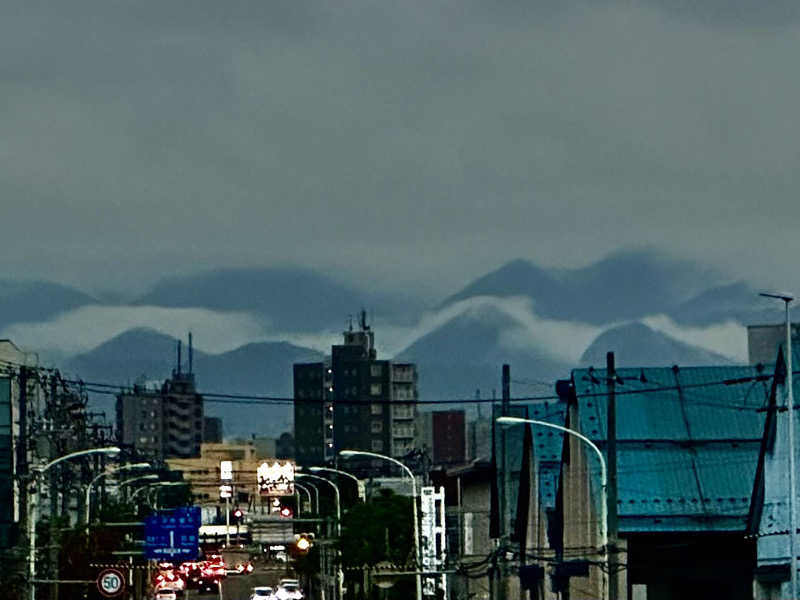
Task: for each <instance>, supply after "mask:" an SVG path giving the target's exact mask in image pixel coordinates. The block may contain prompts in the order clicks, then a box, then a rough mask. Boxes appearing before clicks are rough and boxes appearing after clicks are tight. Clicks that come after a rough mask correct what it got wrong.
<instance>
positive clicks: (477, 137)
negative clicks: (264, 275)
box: [0, 0, 800, 293]
mask: <svg viewBox="0 0 800 600" xmlns="http://www.w3.org/2000/svg"><path fill="white" fill-rule="evenodd" d="M799 6H800V3H797V2H796V0H775V1H773V2H769V1H767V0H679V1H671V0H639V1H638V2H637V1H635V0H634V1H619V2H617V1H615V0H592V1H591V2H585V3H584V2H581V1H579V0H575V1H572V0H497V1H492V0H400V1H380V2H379V1H376V0H69V1H66V2H63V1H56V0H0V57H2V58H0V161H2V162H1V163H0V164H1V165H2V167H0V198H2V207H3V209H4V210H2V211H0V236H2V240H3V243H2V248H3V250H2V252H0V268H2V270H3V272H5V273H6V274H7V275H8V276H12V277H17V276H25V277H42V278H49V279H55V280H59V281H65V282H70V283H75V284H78V285H81V286H85V287H89V288H90V289H102V288H113V287H118V288H119V287H123V286H126V285H130V284H132V282H135V283H133V285H135V286H143V285H145V284H146V283H148V282H150V281H152V280H153V279H156V278H158V277H161V276H164V275H170V274H173V273H177V272H186V271H197V270H201V269H204V268H208V267H212V266H218V265H259V264H274V263H287V262H288V263H298V264H304V265H310V266H317V267H319V268H322V269H336V270H337V272H338V273H340V274H342V275H344V276H346V277H350V278H355V277H359V276H362V277H363V276H367V277H370V278H371V280H373V281H375V282H378V283H381V284H383V283H386V282H387V281H388V282H392V281H394V282H396V283H401V284H408V283H409V282H412V281H420V282H422V283H423V284H424V285H426V286H429V287H431V288H432V289H439V290H441V291H442V292H444V293H446V292H449V291H453V290H452V288H453V287H454V286H458V285H461V284H463V283H464V282H466V281H467V280H469V279H470V278H472V277H474V276H476V275H479V274H482V273H483V272H485V271H487V270H489V269H491V268H494V267H496V266H498V265H499V264H501V263H503V262H505V261H506V260H509V259H511V258H514V257H524V258H529V259H531V260H534V261H536V262H538V263H540V264H545V265H555V266H573V265H582V264H585V263H588V262H591V261H593V260H595V259H596V258H598V257H599V256H600V255H602V254H605V253H607V252H609V251H611V250H614V249H615V248H618V247H621V246H629V245H642V244H649V245H654V246H656V247H659V248H663V249H665V250H668V251H671V252H672V253H674V254H678V255H680V256H688V257H696V258H697V259H698V260H700V261H704V262H709V263H710V264H715V265H718V266H720V267H722V268H724V269H727V270H728V271H730V272H732V273H733V274H735V275H739V276H742V277H744V278H747V279H750V280H754V281H760V282H770V283H772V282H782V281H789V283H788V284H787V285H785V286H784V287H786V288H790V289H792V288H794V289H800V285H797V284H798V283H800V282H792V281H791V277H795V276H796V272H797V269H796V262H797V257H800V235H798V225H800V201H799V196H800V185H798V184H800V169H798V166H800V165H799V164H798V163H799V162H800V161H799V160H798V159H799V158H800V156H799V154H800V152H799V150H798V149H799V148H800V78H798V77H797V57H798V56H800V10H799V9H798V7H799ZM793 283H794V285H793Z"/></svg>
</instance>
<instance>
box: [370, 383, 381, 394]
mask: <svg viewBox="0 0 800 600" xmlns="http://www.w3.org/2000/svg"><path fill="white" fill-rule="evenodd" d="M382 391H383V387H382V386H381V384H380V383H373V384H370V386H369V393H370V394H372V395H373V396H380V395H381V392H382Z"/></svg>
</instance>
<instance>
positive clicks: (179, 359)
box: [177, 340, 181, 375]
mask: <svg viewBox="0 0 800 600" xmlns="http://www.w3.org/2000/svg"><path fill="white" fill-rule="evenodd" d="M177 374H178V375H180V374H181V341H180V340H178V371H177Z"/></svg>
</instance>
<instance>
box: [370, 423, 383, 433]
mask: <svg viewBox="0 0 800 600" xmlns="http://www.w3.org/2000/svg"><path fill="white" fill-rule="evenodd" d="M370 430H371V431H372V433H381V432H382V431H383V421H372V423H371V425H370Z"/></svg>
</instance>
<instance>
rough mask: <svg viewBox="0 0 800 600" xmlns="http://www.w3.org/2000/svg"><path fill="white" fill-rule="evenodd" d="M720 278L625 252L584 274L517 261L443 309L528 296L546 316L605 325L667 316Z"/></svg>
mask: <svg viewBox="0 0 800 600" xmlns="http://www.w3.org/2000/svg"><path fill="white" fill-rule="evenodd" d="M720 278H721V276H720V275H719V274H715V273H714V272H712V271H711V270H710V269H708V268H706V267H702V266H698V265H697V264H696V263H692V262H689V261H683V260H677V259H672V258H669V257H667V256H665V255H663V254H661V253H658V252H656V251H654V250H625V251H620V252H617V253H615V254H612V255H610V256H608V257H606V258H603V259H602V260H600V261H598V262H595V263H593V264H590V265H587V266H585V267H581V268H579V269H572V270H567V269H544V268H541V267H538V266H536V265H534V264H532V263H530V262H528V261H524V260H515V261H512V262H510V263H508V264H506V265H504V266H502V267H500V268H499V269H497V270H496V271H492V272H491V273H489V274H487V275H485V276H483V277H481V278H479V279H477V280H476V281H474V282H473V283H471V284H469V285H468V286H466V287H465V288H464V289H462V290H461V291H460V292H458V293H456V294H454V295H453V296H451V297H450V298H448V299H447V300H446V301H445V303H444V304H448V303H450V302H454V301H458V300H462V299H465V298H470V297H474V296H498V297H505V296H527V297H528V298H530V299H531V300H533V302H534V305H535V306H536V311H537V313H538V314H540V315H541V316H543V317H547V318H552V319H559V320H569V321H581V322H584V323H592V324H604V323H611V322H615V321H617V322H618V321H623V320H630V319H636V318H639V317H643V316H646V315H653V314H659V313H662V312H668V311H670V310H672V309H673V308H675V307H676V306H678V305H680V304H681V303H682V302H685V301H686V300H688V299H690V298H691V297H693V296H694V295H696V294H699V293H700V292H702V291H704V290H706V289H707V288H708V286H709V285H711V284H713V283H715V282H718V281H719V280H720Z"/></svg>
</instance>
